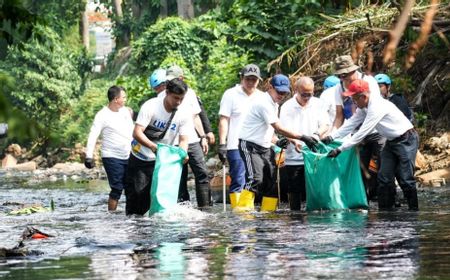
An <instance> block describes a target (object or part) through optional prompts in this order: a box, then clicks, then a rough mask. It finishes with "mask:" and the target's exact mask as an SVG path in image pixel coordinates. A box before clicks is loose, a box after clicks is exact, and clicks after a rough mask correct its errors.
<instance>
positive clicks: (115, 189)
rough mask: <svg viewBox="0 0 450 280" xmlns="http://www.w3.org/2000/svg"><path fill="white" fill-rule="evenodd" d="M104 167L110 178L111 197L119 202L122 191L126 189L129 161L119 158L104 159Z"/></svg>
mask: <svg viewBox="0 0 450 280" xmlns="http://www.w3.org/2000/svg"><path fill="white" fill-rule="evenodd" d="M102 162H103V167H104V168H105V171H106V176H107V177H108V183H109V187H110V188H111V192H110V193H109V197H110V198H112V199H115V200H119V199H120V196H121V195H122V190H123V189H124V188H125V184H126V177H127V166H128V160H127V159H118V158H102Z"/></svg>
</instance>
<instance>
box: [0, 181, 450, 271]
mask: <svg viewBox="0 0 450 280" xmlns="http://www.w3.org/2000/svg"><path fill="white" fill-rule="evenodd" d="M0 196H1V197H2V204H1V205H0V247H8V248H10V247H11V246H13V245H14V244H16V243H17V241H18V237H19V236H20V235H21V233H22V231H23V229H24V228H25V227H26V226H35V227H36V228H39V229H40V230H42V231H44V232H48V233H50V234H53V235H55V237H54V238H51V239H47V240H30V241H26V242H25V245H26V247H27V248H28V249H29V250H39V251H41V252H42V253H43V254H42V255H40V256H33V257H25V258H17V259H1V258H0V278H3V279H23V278H29V279H69V278H71V279H73V278H89V279H211V278H212V279H223V278H225V279H237V278H238V279H259V278H261V279H272V278H281V279H300V278H301V279H317V278H329V279H330V278H332V279H349V278H354V279H367V278H369V279H414V278H421V277H425V278H427V277H435V278H446V277H447V275H450V268H449V266H448V264H449V263H450V246H449V245H448V244H450V234H449V232H450V231H449V230H450V219H449V213H450V206H449V205H448V201H450V190H449V189H448V188H447V189H446V188H441V189H440V190H432V191H429V192H427V193H421V198H422V200H421V203H422V205H421V209H422V210H421V211H420V212H419V213H414V212H409V211H405V210H404V209H402V210H399V211H394V212H377V211H375V210H370V211H369V212H358V211H344V212H323V213H320V212H310V213H306V212H291V211H288V210H279V211H277V212H276V213H270V214H269V213H259V212H253V213H232V212H230V211H228V212H225V213H224V212H222V206H221V205H217V206H215V207H214V208H213V209H211V210H209V211H203V212H202V211H198V210H196V209H194V208H192V207H191V206H190V205H183V206H180V207H179V209H176V210H175V211H174V212H172V213H169V214H165V215H155V216H153V217H125V215H124V212H123V206H124V205H120V206H119V212H118V213H114V214H109V213H107V212H106V209H105V207H106V206H105V205H106V199H107V197H106V196H105V195H104V190H103V186H98V188H97V189H96V188H95V186H92V185H90V186H89V187H88V186H87V185H86V186H85V185H83V184H75V185H70V187H67V188H65V187H64V185H59V186H55V187H54V186H44V187H37V186H26V187H19V186H17V185H15V184H11V183H9V184H8V185H4V184H3V185H2V183H1V182H0ZM193 197H195V196H193ZM49 198H53V199H54V201H55V202H56V210H55V211H54V212H46V213H36V214H32V215H27V216H11V215H8V214H7V213H8V212H9V211H10V210H12V209H13V208H14V204H7V203H5V202H18V203H23V202H27V203H41V204H44V205H48V203H49ZM283 208H284V209H286V208H287V206H286V205H282V209H283Z"/></svg>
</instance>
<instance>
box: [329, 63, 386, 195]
mask: <svg viewBox="0 0 450 280" xmlns="http://www.w3.org/2000/svg"><path fill="white" fill-rule="evenodd" d="M359 69H360V67H359V66H358V65H355V64H354V63H353V59H352V57H351V56H349V55H342V56H339V57H337V58H336V60H335V75H336V76H337V77H338V78H339V79H340V81H341V82H340V83H339V84H337V85H336V86H335V87H334V88H335V89H336V91H335V102H336V117H335V120H334V122H333V127H332V129H331V131H334V130H336V129H338V128H339V127H341V126H342V124H343V123H344V119H345V120H348V119H349V118H350V117H351V116H352V115H353V113H354V112H355V110H356V105H355V104H354V102H353V101H352V100H351V98H349V97H346V96H343V93H344V91H345V90H346V89H347V87H348V86H349V85H350V84H351V83H352V82H353V81H355V80H357V79H361V80H364V81H366V82H367V83H368V84H369V88H370V93H371V94H372V96H377V97H379V96H381V94H380V88H379V86H378V83H377V81H376V80H375V78H374V77H372V76H370V75H366V74H364V73H362V72H360V71H359ZM385 141H386V139H385V138H383V137H381V135H380V134H379V133H378V132H377V131H376V130H374V131H371V132H370V133H369V134H367V135H366V137H365V139H364V140H363V141H361V143H360V144H359V157H360V159H361V170H362V172H363V174H364V176H363V181H364V185H365V187H366V190H367V193H368V194H369V200H376V196H377V194H376V189H377V186H376V184H374V182H376V180H370V176H368V175H367V174H369V171H368V170H369V164H370V160H371V159H374V160H375V161H378V159H379V158H380V151H381V149H382V148H383V145H384V142H385ZM372 176H376V173H375V174H372Z"/></svg>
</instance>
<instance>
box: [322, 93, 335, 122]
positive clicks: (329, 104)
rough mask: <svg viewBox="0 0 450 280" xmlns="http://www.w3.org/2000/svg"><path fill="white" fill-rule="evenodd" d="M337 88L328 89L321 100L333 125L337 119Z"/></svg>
mask: <svg viewBox="0 0 450 280" xmlns="http://www.w3.org/2000/svg"><path fill="white" fill-rule="evenodd" d="M336 87H337V85H336V86H334V87H330V88H327V89H326V90H324V91H323V92H322V94H321V95H320V100H322V102H323V106H324V109H325V111H326V112H327V113H328V119H329V120H330V123H331V124H333V122H334V119H335V118H336V97H335V96H334V94H335V92H336Z"/></svg>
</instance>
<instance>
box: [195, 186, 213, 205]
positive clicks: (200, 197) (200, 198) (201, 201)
mask: <svg viewBox="0 0 450 280" xmlns="http://www.w3.org/2000/svg"><path fill="white" fill-rule="evenodd" d="M195 195H196V197H197V205H198V207H208V206H211V205H212V201H211V189H210V188H209V184H202V185H198V186H196V190H195Z"/></svg>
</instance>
